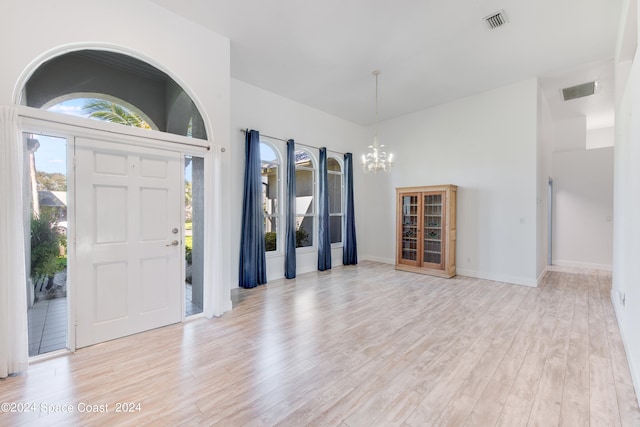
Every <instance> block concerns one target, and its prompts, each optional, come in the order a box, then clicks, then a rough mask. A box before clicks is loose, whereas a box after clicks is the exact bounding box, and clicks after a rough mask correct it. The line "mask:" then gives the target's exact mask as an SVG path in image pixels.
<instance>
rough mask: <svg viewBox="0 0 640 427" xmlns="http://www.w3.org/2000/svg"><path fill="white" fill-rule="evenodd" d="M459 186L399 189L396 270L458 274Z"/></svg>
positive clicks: (441, 275) (443, 274)
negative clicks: (457, 221)
mask: <svg viewBox="0 0 640 427" xmlns="http://www.w3.org/2000/svg"><path fill="white" fill-rule="evenodd" d="M457 190H458V187H456V186H455V185H437V186H428V187H405V188H397V189H396V197H397V218H396V221H397V226H396V227H397V230H396V249H397V250H396V268H397V269H398V270H405V271H413V272H416V273H423V274H432V275H435V276H440V277H453V276H455V275H456V194H457Z"/></svg>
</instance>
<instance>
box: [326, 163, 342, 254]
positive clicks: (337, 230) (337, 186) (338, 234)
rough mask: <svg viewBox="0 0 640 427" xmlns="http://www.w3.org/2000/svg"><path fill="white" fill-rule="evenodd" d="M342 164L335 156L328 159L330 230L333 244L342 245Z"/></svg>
mask: <svg viewBox="0 0 640 427" xmlns="http://www.w3.org/2000/svg"><path fill="white" fill-rule="evenodd" d="M343 176H344V174H343V168H342V162H341V161H340V160H339V159H338V158H337V157H334V156H330V157H328V158H327V187H328V193H329V230H330V232H331V243H332V244H337V243H342V223H343V222H342V219H343V217H344V215H343V211H344V202H343V200H344V197H343V193H344V179H343Z"/></svg>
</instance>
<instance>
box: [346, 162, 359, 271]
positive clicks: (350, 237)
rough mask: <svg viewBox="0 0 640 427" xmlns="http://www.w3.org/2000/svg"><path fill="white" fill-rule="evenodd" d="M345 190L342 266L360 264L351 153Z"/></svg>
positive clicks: (347, 164) (347, 165) (347, 166)
mask: <svg viewBox="0 0 640 427" xmlns="http://www.w3.org/2000/svg"><path fill="white" fill-rule="evenodd" d="M344 189H345V202H344V204H345V206H344V207H345V217H344V223H345V231H344V242H343V246H342V264H343V265H351V264H357V263H358V245H357V244H356V218H355V213H354V209H353V158H352V155H351V153H346V154H345V155H344Z"/></svg>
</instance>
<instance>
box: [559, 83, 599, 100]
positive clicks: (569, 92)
mask: <svg viewBox="0 0 640 427" xmlns="http://www.w3.org/2000/svg"><path fill="white" fill-rule="evenodd" d="M594 93H596V82H589V83H583V84H581V85H577V86H571V87H566V88H564V89H562V99H563V100H564V101H571V100H572V99H577V98H582V97H584V96H590V95H593V94H594Z"/></svg>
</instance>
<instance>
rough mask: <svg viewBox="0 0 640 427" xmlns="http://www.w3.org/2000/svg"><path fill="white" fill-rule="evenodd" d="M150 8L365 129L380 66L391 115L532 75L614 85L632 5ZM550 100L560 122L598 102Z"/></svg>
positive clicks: (421, 1) (270, 2) (214, 4)
mask: <svg viewBox="0 0 640 427" xmlns="http://www.w3.org/2000/svg"><path fill="white" fill-rule="evenodd" d="M151 1H153V2H154V3H157V4H158V5H161V6H163V7H165V8H166V9H169V10H171V11H173V12H174V13H176V14H178V15H182V16H183V17H185V18H187V19H189V20H191V21H193V22H196V23H198V24H200V25H202V26H204V27H207V28H209V29H211V30H213V31H214V32H216V33H218V34H221V35H223V36H225V37H228V38H229V39H230V40H231V76H232V77H233V78H235V79H238V80H241V81H244V82H247V83H249V84H252V85H254V86H257V87H260V88H263V89H265V90H268V91H270V92H274V93H276V94H279V95H281V96H284V97H286V98H289V99H292V100H295V101H297V102H300V103H303V104H306V105H309V106H311V107H314V108H317V109H319V110H322V111H325V112H327V113H329V114H332V115H335V116H338V117H341V118H343V119H346V120H349V121H352V122H355V123H358V124H361V125H367V124H371V123H373V122H374V121H375V104H374V103H375V78H374V77H373V76H372V74H371V73H372V71H373V70H376V69H378V70H381V72H382V74H381V75H380V77H379V103H380V119H381V120H385V119H389V118H392V117H397V116H400V115H403V114H407V113H411V112H414V111H417V110H421V109H424V108H428V107H431V106H434V105H438V104H442V103H446V102H449V101H452V100H455V99H459V98H462V97H465V96H470V95H473V94H476V93H480V92H484V91H487V90H491V89H494V88H497V87H500V86H503V85H506V84H509V83H514V82H517V81H521V80H524V79H528V78H533V77H541V84H542V86H543V90H544V92H545V94H547V95H548V96H551V95H557V94H558V93H559V91H560V87H559V86H558V87H555V86H554V85H559V84H561V85H564V84H567V83H571V84H579V83H584V82H583V81H580V80H581V79H583V77H585V76H587V75H594V74H598V76H602V77H600V78H601V79H604V78H607V79H609V78H610V79H611V81H610V83H605V81H604V80H602V81H601V82H600V83H599V85H600V88H603V87H607V84H609V85H610V87H611V88H612V87H613V61H611V59H612V58H613V56H614V49H615V41H616V36H617V32H618V30H617V28H618V20H619V16H620V8H621V3H622V0H455V1H442V0H439V1H436V0H397V1H389V0H323V1H315V2H312V1H308V0H151ZM501 9H502V10H504V13H505V16H506V19H507V23H506V24H505V25H504V26H502V27H500V28H497V29H493V30H492V29H490V28H489V26H488V25H487V24H486V22H485V21H484V19H483V18H484V17H485V16H487V15H490V14H493V13H494V12H497V11H499V10H501ZM591 67H595V68H594V69H593V70H592V69H591ZM607 67H610V69H608V68H607ZM600 93H602V92H600ZM592 98H595V97H592ZM603 102H604V100H603ZM549 103H550V106H551V109H552V113H553V115H554V118H555V117H556V114H560V115H563V116H566V115H568V114H585V115H589V114H591V113H590V111H591V108H592V107H593V106H592V105H588V106H585V107H580V108H577V107H575V106H576V105H577V104H582V103H583V100H580V101H572V105H571V106H570V107H571V108H562V107H563V106H562V105H556V104H555V103H554V102H552V101H551V100H550V101H549ZM594 103H596V102H595V101H593V102H590V104H594ZM565 107H566V105H565ZM599 108H600V109H601V107H597V108H596V109H599ZM608 108H609V109H610V110H611V111H612V110H613V98H612V97H611V105H610V106H609V107H608ZM570 110H573V112H571V111H570ZM598 114H599V113H598Z"/></svg>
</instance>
